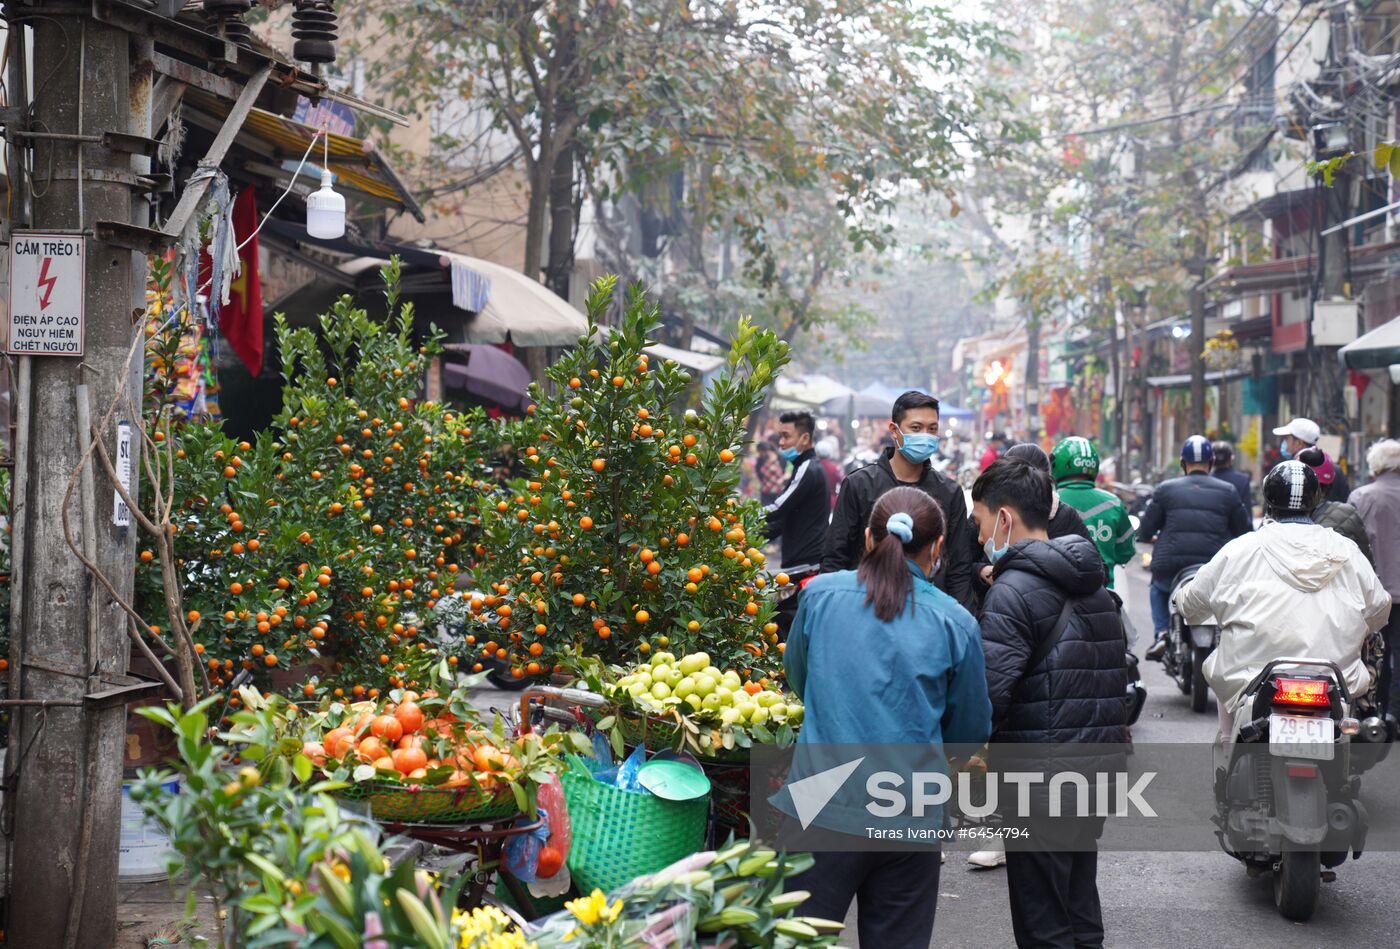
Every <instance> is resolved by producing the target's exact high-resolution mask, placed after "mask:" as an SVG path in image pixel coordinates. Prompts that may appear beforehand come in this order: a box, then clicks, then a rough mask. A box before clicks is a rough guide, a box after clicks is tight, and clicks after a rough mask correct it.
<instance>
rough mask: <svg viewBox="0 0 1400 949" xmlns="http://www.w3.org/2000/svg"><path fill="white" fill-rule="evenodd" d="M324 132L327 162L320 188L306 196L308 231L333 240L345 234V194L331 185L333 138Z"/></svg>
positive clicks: (313, 234)
mask: <svg viewBox="0 0 1400 949" xmlns="http://www.w3.org/2000/svg"><path fill="white" fill-rule="evenodd" d="M322 134H324V135H325V136H326V164H325V166H324V167H323V168H322V169H321V187H320V189H319V190H318V191H315V192H313V193H312V194H310V195H308V196H307V198H306V233H307V234H309V235H311V236H312V237H319V238H322V239H326V240H333V239H335V238H337V237H344V236H345V196H344V195H343V194H340V193H338V192H337V191H336V190H335V189H334V188H333V187H331V183H332V182H333V181H334V176H333V175H331V169H330V152H331V138H330V133H328V132H326V133H322Z"/></svg>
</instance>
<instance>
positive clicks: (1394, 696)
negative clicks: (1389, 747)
mask: <svg viewBox="0 0 1400 949" xmlns="http://www.w3.org/2000/svg"><path fill="white" fill-rule="evenodd" d="M1381 635H1382V636H1383V637H1385V658H1384V659H1383V660H1381V669H1380V673H1381V674H1380V685H1379V687H1378V688H1377V690H1376V701H1377V702H1379V703H1380V707H1381V713H1382V714H1385V713H1387V712H1388V713H1390V714H1391V715H1395V716H1397V717H1400V617H1396V616H1395V615H1393V614H1392V616H1391V618H1390V622H1389V623H1387V624H1386V625H1385V626H1384V627H1382V628H1381Z"/></svg>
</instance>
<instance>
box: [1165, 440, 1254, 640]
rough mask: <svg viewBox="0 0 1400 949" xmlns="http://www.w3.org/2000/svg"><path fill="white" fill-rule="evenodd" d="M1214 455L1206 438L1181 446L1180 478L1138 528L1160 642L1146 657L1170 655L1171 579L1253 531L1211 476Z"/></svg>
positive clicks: (1236, 500)
mask: <svg viewBox="0 0 1400 949" xmlns="http://www.w3.org/2000/svg"><path fill="white" fill-rule="evenodd" d="M1213 458H1214V451H1213V449H1212V448H1211V445H1210V442H1209V441H1208V440H1207V439H1206V438H1205V437H1204V436H1202V435H1192V436H1191V437H1190V438H1188V439H1186V442H1185V444H1183V445H1182V446H1181V468H1182V471H1183V472H1185V473H1184V474H1183V475H1182V476H1181V477H1180V478H1172V479H1171V480H1170V481H1163V482H1162V483H1161V484H1159V485H1158V486H1157V490H1156V491H1153V492H1152V500H1150V501H1148V502H1147V510H1145V511H1143V512H1142V523H1141V524H1139V525H1138V540H1140V541H1146V542H1150V543H1152V545H1153V546H1152V586H1151V587H1150V588H1149V589H1148V599H1149V600H1151V605H1152V629H1153V631H1154V633H1155V634H1156V637H1157V638H1156V641H1155V642H1154V643H1153V644H1152V645H1151V646H1150V647H1148V650H1147V653H1146V656H1147V658H1148V659H1161V658H1162V654H1163V653H1165V652H1166V651H1167V640H1166V635H1167V627H1168V626H1170V625H1171V595H1172V581H1173V580H1174V579H1176V575H1177V574H1178V573H1180V572H1181V571H1183V570H1185V569H1186V568H1187V567H1195V566H1198V565H1200V564H1203V563H1210V561H1211V558H1213V557H1214V556H1215V555H1216V554H1218V553H1219V552H1220V548H1221V547H1224V546H1225V545H1226V544H1228V543H1229V542H1230V541H1232V540H1234V539H1235V538H1236V537H1239V536H1240V535H1242V534H1247V533H1249V530H1250V526H1251V524H1250V521H1251V518H1250V516H1249V512H1248V511H1247V510H1245V506H1244V504H1242V503H1241V502H1240V496H1239V493H1238V492H1236V490H1235V488H1234V486H1233V485H1231V484H1229V483H1228V482H1225V481H1221V480H1220V479H1219V478H1213V477H1211V473H1210V466H1211V461H1212V459H1213Z"/></svg>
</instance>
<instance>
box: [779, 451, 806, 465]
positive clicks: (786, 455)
mask: <svg viewBox="0 0 1400 949" xmlns="http://www.w3.org/2000/svg"><path fill="white" fill-rule="evenodd" d="M781 454H782V456H783V461H786V462H787V463H788V464H791V463H792V462H794V461H796V460H797V456H798V455H800V454H802V452H800V451H798V450H797V449H796V448H784V449H783V450H782V452H781Z"/></svg>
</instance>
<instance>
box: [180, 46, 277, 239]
mask: <svg viewBox="0 0 1400 949" xmlns="http://www.w3.org/2000/svg"><path fill="white" fill-rule="evenodd" d="M270 75H272V67H271V66H270V65H269V66H264V67H263V68H262V69H259V70H258V72H257V74H256V75H254V76H253V78H251V79H249V80H248V84H247V85H246V86H244V87H243V91H242V92H241V93H240V94H239V96H238V101H237V102H235V103H234V104H233V108H232V109H231V110H230V111H229V114H228V118H226V119H224V124H223V127H222V128H221V129H219V134H218V135H216V136H214V143H213V144H212V145H210V146H209V153H208V154H207V155H205V156H204V157H203V158H202V159H200V162H199V170H198V171H196V172H195V173H194V175H193V176H191V178H190V180H189V181H188V182H186V183H185V190H184V192H183V193H182V194H181V195H180V203H179V204H177V205H175V211H174V213H173V214H171V215H170V220H168V221H166V222H165V227H164V228H163V230H164V231H165V233H166V234H167V235H168V236H169V237H171V238H172V239H174V238H178V237H179V236H180V235H181V234H182V233H184V230H185V225H187V224H189V222H190V219H191V218H193V217H194V214H195V211H197V210H198V209H199V205H200V202H202V201H203V200H204V195H205V193H206V192H207V191H208V190H209V182H211V181H213V180H214V174H215V172H217V171H218V169H219V165H220V164H221V163H222V162H223V160H224V156H225V155H226V154H228V150H229V147H230V146H231V145H233V140H234V138H235V137H236V136H237V135H238V130H239V129H241V128H242V127H243V121H244V120H245V119H246V118H248V113H249V112H252V111H253V103H254V102H256V101H258V94H259V93H260V92H262V88H263V86H264V85H266V84H267V77H268V76H270Z"/></svg>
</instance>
